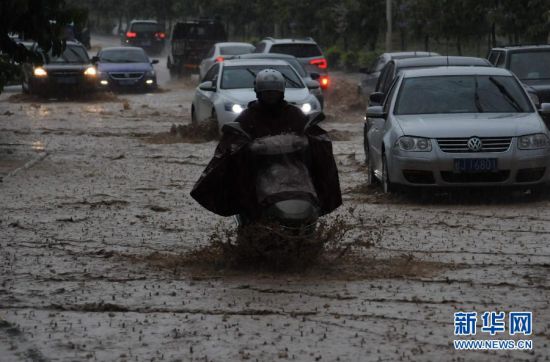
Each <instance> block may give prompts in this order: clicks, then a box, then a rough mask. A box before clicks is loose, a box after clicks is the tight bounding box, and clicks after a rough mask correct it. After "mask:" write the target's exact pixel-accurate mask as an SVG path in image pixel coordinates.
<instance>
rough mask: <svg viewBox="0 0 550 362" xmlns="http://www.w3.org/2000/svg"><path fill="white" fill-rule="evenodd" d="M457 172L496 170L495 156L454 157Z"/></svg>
mask: <svg viewBox="0 0 550 362" xmlns="http://www.w3.org/2000/svg"><path fill="white" fill-rule="evenodd" d="M454 166H455V171H457V172H488V171H489V172H490V171H496V170H497V159H496V158H455V160H454Z"/></svg>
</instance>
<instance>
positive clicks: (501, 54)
mask: <svg viewBox="0 0 550 362" xmlns="http://www.w3.org/2000/svg"><path fill="white" fill-rule="evenodd" d="M505 60H506V54H505V53H504V52H498V58H497V62H496V64H495V65H496V66H497V67H499V68H504V63H505Z"/></svg>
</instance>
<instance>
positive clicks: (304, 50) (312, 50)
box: [269, 43, 323, 58]
mask: <svg viewBox="0 0 550 362" xmlns="http://www.w3.org/2000/svg"><path fill="white" fill-rule="evenodd" d="M269 52H270V53H280V54H288V55H293V56H295V57H296V58H313V57H320V56H322V55H323V53H321V49H319V47H318V46H317V45H316V44H303V43H302V44H300V43H292V44H275V45H273V46H272V47H271V50H270V51H269Z"/></svg>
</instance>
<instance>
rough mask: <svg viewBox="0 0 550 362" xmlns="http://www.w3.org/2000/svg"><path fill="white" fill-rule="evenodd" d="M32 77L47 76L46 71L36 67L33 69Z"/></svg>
mask: <svg viewBox="0 0 550 362" xmlns="http://www.w3.org/2000/svg"><path fill="white" fill-rule="evenodd" d="M34 75H35V76H36V77H45V76H47V75H48V73H47V72H46V70H45V69H44V68H41V67H38V68H35V69H34Z"/></svg>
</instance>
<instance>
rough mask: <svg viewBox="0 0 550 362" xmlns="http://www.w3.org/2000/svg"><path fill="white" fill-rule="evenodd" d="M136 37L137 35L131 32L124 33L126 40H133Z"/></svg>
mask: <svg viewBox="0 0 550 362" xmlns="http://www.w3.org/2000/svg"><path fill="white" fill-rule="evenodd" d="M136 36H137V34H136V33H134V32H133V31H128V32H126V37H127V38H135V37H136Z"/></svg>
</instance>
